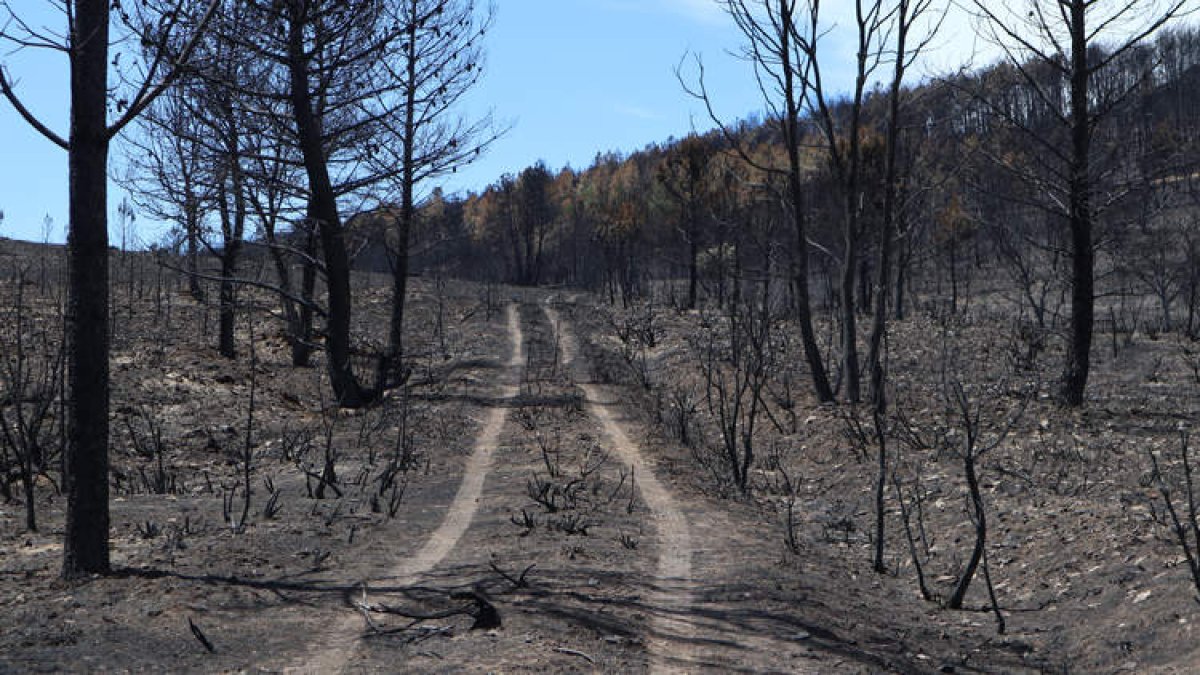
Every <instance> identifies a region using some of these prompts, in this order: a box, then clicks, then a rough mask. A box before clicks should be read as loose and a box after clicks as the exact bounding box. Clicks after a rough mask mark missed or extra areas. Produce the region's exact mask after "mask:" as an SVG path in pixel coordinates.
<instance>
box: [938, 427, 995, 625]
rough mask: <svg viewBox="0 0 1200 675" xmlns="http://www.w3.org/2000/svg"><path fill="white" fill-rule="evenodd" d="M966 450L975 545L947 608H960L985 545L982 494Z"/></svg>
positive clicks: (966, 472)
mask: <svg viewBox="0 0 1200 675" xmlns="http://www.w3.org/2000/svg"><path fill="white" fill-rule="evenodd" d="M966 452H967V453H968V454H967V455H966V456H965V457H964V458H963V472H964V473H965V474H966V478H967V491H968V492H969V493H970V497H971V512H972V514H973V517H972V520H973V521H974V522H975V545H974V546H972V547H971V557H970V558H969V559H968V560H967V566H966V567H965V568H963V572H962V576H960V577H959V578H958V584H957V585H955V587H954V593H953V594H952V595H951V596H950V600H949V601H947V602H946V607H948V608H949V609H962V606H963V600H964V599H966V597H967V590H968V589H970V587H971V580H972V579H974V578H975V570H976V569H978V568H979V562H980V561H981V560H983V548H984V546H986V545H987V512H986V511H985V510H984V506H983V495H982V493H981V492H980V491H979V476H978V474H976V472H975V457H974V455H972V454H970V453H972V452H974V450H973V449H971V448H967V449H966Z"/></svg>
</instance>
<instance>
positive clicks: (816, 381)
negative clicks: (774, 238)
mask: <svg viewBox="0 0 1200 675" xmlns="http://www.w3.org/2000/svg"><path fill="white" fill-rule="evenodd" d="M779 9H780V18H781V22H782V24H783V25H784V26H789V27H790V26H792V25H793V21H792V7H791V5H790V3H788V2H786V1H785V0H780V3H779ZM791 40H792V35H791V33H790V32H789V31H788V30H784V31H782V32H781V34H780V46H781V49H780V50H779V51H780V56H781V57H782V71H783V83H784V96H785V97H786V98H787V119H786V120H785V122H786V124H784V134H783V139H784V143H786V144H787V156H788V197H789V201H790V204H789V206H790V207H791V211H792V212H791V216H792V225H793V227H794V228H795V231H796V260H795V262H796V265H795V271H796V320H797V322H798V323H799V324H800V342H801V344H802V345H803V346H804V359H805V361H807V362H808V370H809V373H810V374H811V376H812V381H813V389H814V391H815V393H816V395H817V400H818V401H821V402H822V403H827V402H829V401H832V400H833V387H831V386H830V385H829V376H828V375H827V374H826V372H825V362H824V361H823V360H822V359H821V348H820V347H818V346H817V336H816V333H815V332H814V331H813V325H812V305H811V303H810V300H809V292H808V235H807V234H806V232H805V230H806V229H807V228H806V223H805V214H804V207H805V204H804V188H803V187H802V186H801V184H800V170H801V163H800V147H799V143H800V128H799V127H800V125H799V121H800V110H799V106H798V104H797V101H796V82H795V77H796V75H795V69H794V67H793V64H792V62H791V61H792V48H791Z"/></svg>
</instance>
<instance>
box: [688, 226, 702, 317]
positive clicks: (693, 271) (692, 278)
mask: <svg viewBox="0 0 1200 675" xmlns="http://www.w3.org/2000/svg"><path fill="white" fill-rule="evenodd" d="M696 229H697V228H693V229H692V235H691V237H690V239H691V241H689V242H688V299H687V308H688V309H696V296H697V289H698V288H699V286H700V270H699V265H698V264H697V261H698V259H699V257H700V242H699V241H697V239H698V238H699V237H698V233H697V232H696Z"/></svg>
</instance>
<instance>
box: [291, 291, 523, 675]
mask: <svg viewBox="0 0 1200 675" xmlns="http://www.w3.org/2000/svg"><path fill="white" fill-rule="evenodd" d="M507 316H508V337H509V341H510V344H511V345H512V348H511V349H512V353H511V356H510V358H509V360H508V364H507V373H506V377H505V382H504V384H503V385H502V386H501V387H500V391H499V392H498V398H499V399H500V400H502V401H508V400H511V399H513V398H515V397H516V395H517V393H518V391H519V383H520V370H521V366H522V363H523V362H524V360H525V355H524V349H523V345H524V338H523V337H522V332H521V320H520V314H519V312H518V308H517V305H515V304H513V305H509V307H508V312H507ZM507 418H508V407H507V406H504V405H497V406H493V407H492V408H491V410H490V411H489V412H488V416H487V420H486V421H485V422H484V425H483V428H482V429H481V430H480V431H479V435H478V436H476V438H475V445H474V448H473V450H472V452H471V456H470V458H469V459H468V460H467V464H466V467H465V469H464V471H463V478H462V482H461V483H460V484H459V487H458V492H457V493H456V494H455V495H454V501H453V502H452V503H451V504H450V507H449V509H447V511H446V515H445V516H444V517H443V518H442V522H441V524H440V525H439V526H438V527H437V529H436V530H434V531H433V533H432V534H431V535H430V536H429V539H428V540H427V541H426V542H425V544H424V546H422V547H421V548H420V550H418V551H417V552H416V553H415V554H413V555H412V556H408V557H405V558H404V559H402V560H400V561H399V562H398V563H397V564H396V566H395V567H393V568H391V569H390V570H386V571H384V572H383V573H382V574H380V575H379V576H380V577H386V578H388V579H389V583H394V584H397V585H401V586H403V585H410V584H414V583H416V582H417V581H418V577H419V576H420V575H421V574H424V573H426V572H428V571H430V570H432V569H433V568H434V567H436V566H437V565H438V564H439V563H441V562H442V560H443V559H444V558H445V557H446V556H447V555H448V554H449V553H450V551H452V550H453V549H454V547H455V545H456V544H458V542H459V540H460V539H462V536H463V534H465V533H466V531H467V528H468V527H470V525H471V520H472V519H473V518H474V517H475V512H476V510H477V509H478V505H479V498H480V496H481V495H482V494H483V484H484V480H485V479H486V478H487V475H488V472H489V471H490V470H491V466H492V456H493V454H494V452H495V449H496V445H497V443H498V442H499V439H500V433H501V431H503V429H504V423H505V420H506V419H507ZM361 625H362V619H361V618H360V617H359V616H356V615H349V614H348V615H346V616H345V618H343V619H341V620H340V621H339V622H338V623H337V625H335V626H332V627H331V628H330V630H329V632H328V634H327V636H326V639H325V640H324V641H321V642H319V643H317V644H316V645H313V646H312V647H311V648H310V649H309V651H308V654H307V655H306V657H305V658H304V662H303V665H298V666H295V667H293V668H290V669H288V670H289V672H295V673H335V672H342V671H343V670H344V669H346V668H348V667H350V666H352V665H353V661H354V659H355V657H356V656H357V654H358V651H359V648H360V639H359V632H360V630H359V629H360V628H361Z"/></svg>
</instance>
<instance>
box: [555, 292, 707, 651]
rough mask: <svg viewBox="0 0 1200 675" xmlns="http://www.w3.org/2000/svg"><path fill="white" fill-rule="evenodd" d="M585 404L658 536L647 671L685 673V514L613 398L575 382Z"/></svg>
mask: <svg viewBox="0 0 1200 675" xmlns="http://www.w3.org/2000/svg"><path fill="white" fill-rule="evenodd" d="M542 309H543V311H545V313H546V318H547V319H548V320H549V321H550V325H551V326H553V327H554V330H555V332H556V334H557V335H558V343H559V350H560V358H561V359H562V363H563V365H564V366H566V367H568V368H570V367H571V365H572V364H573V362H574V361H575V358H576V354H577V352H578V347H577V345H576V343H575V336H574V335H573V333H572V331H571V329H570V327H569V326H568V325H567V324H566V323H565V322H564V321H562V320H561V319H560V317H559V315H558V312H556V311H555V310H554V309H553V308H551V307H550V306H549V305H545V304H543V306H542ZM579 386H580V388H581V389H583V393H584V397H585V404H584V405H585V407H586V408H587V410H588V412H589V413H591V414H592V415H593V416H595V418H596V419H597V420H598V421H599V422H600V424H601V426H602V428H603V429H604V433H605V435H606V436H608V439H609V441H610V442H611V444H612V448H613V450H615V451H616V453H617V455H618V456H619V457H620V458H621V461H622V462H624V463H625V464H628V465H630V466H632V467H633V471H634V475H635V476H636V480H637V484H638V488H639V490H640V491H641V494H642V499H644V500H645V502H646V504H647V506H649V508H650V511H651V514H652V517H653V519H654V523H655V531H656V535H657V537H658V544H659V551H660V552H659V558H658V565H657V570H656V580H655V584H654V591H653V593H652V594H651V595H650V598H649V605H650V607H651V609H652V610H653V612H652V618H651V627H650V635H649V636H648V639H647V641H646V643H647V649H648V651H649V655H650V672H651V673H678V672H691V670H692V668H694V667H695V665H696V664H695V652H694V649H693V646H692V645H693V641H694V626H693V625H692V623H691V622H690V621H688V620H686V619H685V618H684V617H686V616H687V615H688V609H689V608H690V607H691V606H692V603H693V594H692V591H691V590H690V585H691V574H692V538H691V529H690V528H689V526H688V521H687V517H686V516H685V515H684V513H683V511H682V510H680V508H679V506H678V505H677V503H676V500H675V497H674V496H673V495H672V494H671V491H670V490H669V489H667V487H666V486H664V485H663V484H662V483H661V482H659V480H658V478H657V477H656V476H655V475H654V471H653V469H651V468H650V465H649V464H647V462H646V460H645V458H644V457H643V456H642V453H641V451H640V450H639V449H638V446H637V444H636V443H634V442H632V441H631V440H630V439H629V436H628V435H627V434H626V433H625V430H624V428H623V427H622V424H621V422H620V421H619V420H618V419H617V416H616V414H615V412H614V409H615V408H617V406H618V404H619V401H618V400H615V399H614V398H613V397H612V396H611V395H607V394H606V393H605V392H604V391H603V390H602V389H601V388H600V387H598V386H596V385H594V384H583V383H581V384H580V385H579Z"/></svg>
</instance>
